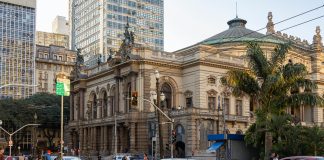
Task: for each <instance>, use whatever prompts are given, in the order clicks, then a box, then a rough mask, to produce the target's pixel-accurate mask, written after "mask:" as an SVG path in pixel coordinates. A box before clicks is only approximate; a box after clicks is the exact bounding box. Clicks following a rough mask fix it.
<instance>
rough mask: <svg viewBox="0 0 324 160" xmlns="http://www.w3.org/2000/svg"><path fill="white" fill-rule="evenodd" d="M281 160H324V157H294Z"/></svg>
mask: <svg viewBox="0 0 324 160" xmlns="http://www.w3.org/2000/svg"><path fill="white" fill-rule="evenodd" d="M280 160H324V157H319V156H292V157H285V158H282V159H280Z"/></svg>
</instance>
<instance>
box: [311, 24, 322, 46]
mask: <svg viewBox="0 0 324 160" xmlns="http://www.w3.org/2000/svg"><path fill="white" fill-rule="evenodd" d="M315 32H316V34H315V35H314V37H313V47H314V49H315V50H316V51H322V50H323V43H322V36H321V34H320V33H321V29H320V27H319V26H317V27H316V30H315Z"/></svg>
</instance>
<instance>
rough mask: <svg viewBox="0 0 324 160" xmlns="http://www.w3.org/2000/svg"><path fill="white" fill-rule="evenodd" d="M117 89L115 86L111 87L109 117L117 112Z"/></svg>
mask: <svg viewBox="0 0 324 160" xmlns="http://www.w3.org/2000/svg"><path fill="white" fill-rule="evenodd" d="M115 89H116V87H115V86H113V87H112V88H111V89H110V92H109V96H108V104H107V105H108V107H107V108H108V117H110V116H113V114H114V112H115Z"/></svg>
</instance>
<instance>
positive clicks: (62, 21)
mask: <svg viewBox="0 0 324 160" xmlns="http://www.w3.org/2000/svg"><path fill="white" fill-rule="evenodd" d="M52 32H53V33H57V34H64V35H69V22H68V21H67V20H66V18H65V17H63V16H56V17H55V19H54V20H53V22H52Z"/></svg>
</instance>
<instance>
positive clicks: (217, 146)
mask: <svg viewBox="0 0 324 160" xmlns="http://www.w3.org/2000/svg"><path fill="white" fill-rule="evenodd" d="M223 144H224V142H216V143H214V144H212V145H211V146H210V147H209V148H208V149H207V153H211V152H216V150H217V149H218V148H219V147H220V146H222V145H223Z"/></svg>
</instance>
